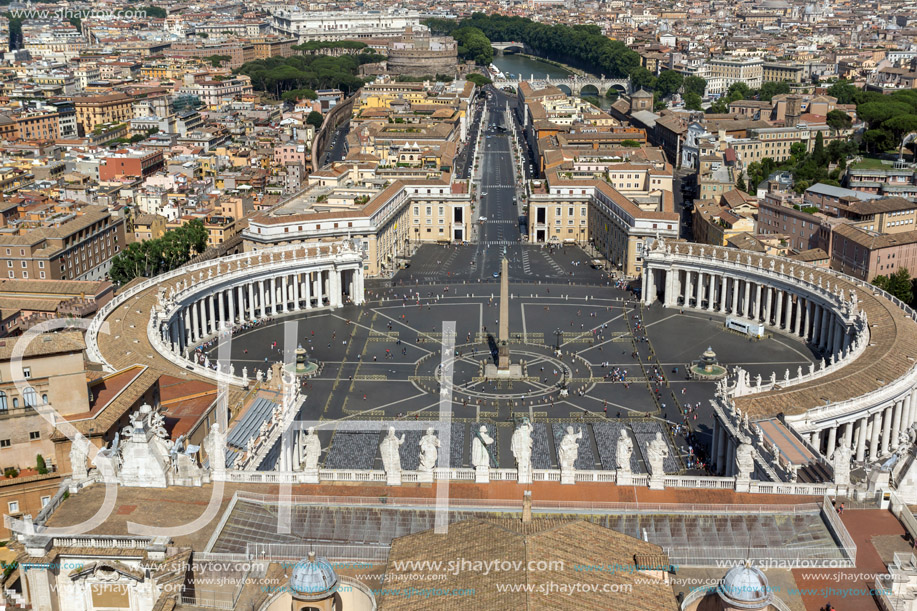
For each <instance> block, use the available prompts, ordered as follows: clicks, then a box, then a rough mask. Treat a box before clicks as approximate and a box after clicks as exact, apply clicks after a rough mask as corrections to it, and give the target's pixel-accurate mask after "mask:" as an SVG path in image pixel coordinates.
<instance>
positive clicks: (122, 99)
mask: <svg viewBox="0 0 917 611" xmlns="http://www.w3.org/2000/svg"><path fill="white" fill-rule="evenodd" d="M132 104H133V98H131V97H130V96H128V95H125V94H123V93H112V94H109V95H96V96H90V97H75V98H73V105H74V107H75V108H76V123H77V125H78V126H79V130H80V135H81V136H84V135H86V134H89V133H90V132H92V130H94V129H95V128H96V126H98V125H104V124H106V123H126V122H128V121H130V120H131V119H132V118H133V117H134V111H133V107H132Z"/></svg>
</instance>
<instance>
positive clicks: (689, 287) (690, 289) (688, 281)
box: [685, 269, 694, 307]
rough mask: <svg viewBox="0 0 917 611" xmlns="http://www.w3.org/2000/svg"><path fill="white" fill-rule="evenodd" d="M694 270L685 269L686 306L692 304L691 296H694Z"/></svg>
mask: <svg viewBox="0 0 917 611" xmlns="http://www.w3.org/2000/svg"><path fill="white" fill-rule="evenodd" d="M693 280H694V272H692V271H691V270H689V269H688V270H685V307H690V306H691V297H693V296H694V282H693Z"/></svg>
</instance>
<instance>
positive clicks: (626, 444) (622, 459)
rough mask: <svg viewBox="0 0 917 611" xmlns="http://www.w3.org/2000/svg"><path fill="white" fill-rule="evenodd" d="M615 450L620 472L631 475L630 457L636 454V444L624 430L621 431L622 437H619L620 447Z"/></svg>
mask: <svg viewBox="0 0 917 611" xmlns="http://www.w3.org/2000/svg"><path fill="white" fill-rule="evenodd" d="M615 450H616V451H615V458H616V460H617V463H618V471H620V472H621V473H630V472H631V470H630V457H631V456H633V454H634V442H633V441H631V439H630V435H628V434H627V431H625V430H624V429H621V435H620V436H619V437H618V445H617V448H615Z"/></svg>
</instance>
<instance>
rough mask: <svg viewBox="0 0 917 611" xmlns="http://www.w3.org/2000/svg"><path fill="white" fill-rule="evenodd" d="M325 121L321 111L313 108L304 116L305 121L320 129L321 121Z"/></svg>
mask: <svg viewBox="0 0 917 611" xmlns="http://www.w3.org/2000/svg"><path fill="white" fill-rule="evenodd" d="M324 121H325V117H323V116H322V113H320V112H318V111H316V110H313V111H312V112H310V113H309V116H308V117H306V123H308V124H309V125H311V126H313V127H315V129H321V128H322V123H323V122H324Z"/></svg>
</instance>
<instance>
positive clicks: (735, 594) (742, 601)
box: [718, 564, 773, 609]
mask: <svg viewBox="0 0 917 611" xmlns="http://www.w3.org/2000/svg"><path fill="white" fill-rule="evenodd" d="M718 592H719V595H720V598H722V599H723V601H724V602H725V603H726V604H728V605H729V606H731V607H734V608H737V609H763V608H765V607H766V606H767V605H769V604H770V603H771V600H772V599H773V593H772V592H771V589H770V587H769V586H768V585H767V577H765V575H764V573H763V572H761V570H760V569H756V568H755V567H753V566H751V565H749V564H744V565H740V566H734V567H732V568H731V569H729V572H728V573H726V576H725V577H723V581H722V582H721V583H720V585H719V588H718Z"/></svg>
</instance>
